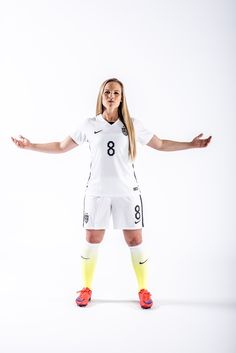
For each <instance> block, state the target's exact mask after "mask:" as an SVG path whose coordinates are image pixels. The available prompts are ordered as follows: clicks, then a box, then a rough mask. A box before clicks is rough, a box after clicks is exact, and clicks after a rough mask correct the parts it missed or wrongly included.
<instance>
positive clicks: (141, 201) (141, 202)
mask: <svg viewBox="0 0 236 353" xmlns="http://www.w3.org/2000/svg"><path fill="white" fill-rule="evenodd" d="M139 197H140V204H141V212H142V227H144V220H143V200H142V196H141V194H139Z"/></svg>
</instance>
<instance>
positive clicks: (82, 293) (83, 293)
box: [76, 287, 91, 297]
mask: <svg viewBox="0 0 236 353" xmlns="http://www.w3.org/2000/svg"><path fill="white" fill-rule="evenodd" d="M76 293H80V297H82V296H87V295H90V293H91V290H90V289H89V288H87V287H86V288H83V289H81V290H78V291H77V292H76Z"/></svg>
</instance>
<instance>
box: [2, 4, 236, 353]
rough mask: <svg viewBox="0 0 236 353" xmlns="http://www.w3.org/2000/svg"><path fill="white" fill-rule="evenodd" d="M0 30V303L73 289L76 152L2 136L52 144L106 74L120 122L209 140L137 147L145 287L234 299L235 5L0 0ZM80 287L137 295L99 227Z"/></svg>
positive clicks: (80, 181)
mask: <svg viewBox="0 0 236 353" xmlns="http://www.w3.org/2000/svg"><path fill="white" fill-rule="evenodd" d="M0 32H1V42H0V46H1V55H0V75H1V78H0V95H1V104H0V115H1V120H0V144H1V154H0V163H1V185H0V193H1V198H0V200H1V201H0V202H1V225H0V230H1V248H0V265H1V270H0V271H1V295H3V296H4V298H9V296H10V297H11V298H12V296H13V295H16V293H17V295H21V296H22V298H25V297H32V296H35V295H36V296H37V295H38V296H40V298H42V297H44V298H47V297H50V296H52V297H53V296H54V295H55V294H56V295H58V296H59V297H60V296H62V297H63V296H65V295H66V296H67V297H69V298H70V299H71V298H72V296H74V294H75V291H76V290H78V289H80V287H81V274H80V249H81V246H82V244H83V240H84V234H85V232H84V230H83V228H82V209H83V196H84V190H85V184H86V181H87V178H88V174H89V163H90V159H89V158H90V155H89V148H88V146H87V145H84V146H79V147H78V148H76V149H75V150H73V151H71V152H69V153H66V154H64V155H49V154H40V153H35V152H31V151H23V150H19V149H17V148H16V147H15V146H14V145H13V143H11V141H10V136H17V135H19V134H22V135H24V136H26V137H28V138H30V139H31V141H33V142H48V141H55V140H60V139H63V138H65V137H66V136H67V135H68V134H69V133H70V132H71V131H73V130H74V129H75V128H76V127H77V125H78V124H79V123H80V122H81V121H82V120H83V119H85V118H87V117H91V116H94V115H95V106H96V99H97V94H98V90H99V87H100V84H101V83H102V82H103V81H104V80H105V79H107V78H109V77H117V78H119V79H120V80H121V81H123V83H124V85H125V89H126V95H127V101H128V106H129V110H130V113H131V115H132V116H134V117H136V118H138V119H140V120H141V121H142V122H143V124H144V126H146V127H147V128H148V129H150V130H152V131H153V132H154V133H155V134H156V135H157V136H159V137H160V138H164V139H172V140H177V141H190V140H192V138H193V137H195V136H196V135H198V134H199V133H201V132H203V133H204V137H208V136H209V135H212V136H213V138H212V142H211V143H210V145H209V146H208V148H207V149H197V150H186V151H178V152H158V151H155V150H153V149H151V148H149V147H147V146H141V145H140V146H139V148H138V153H139V154H138V159H137V161H136V164H135V165H136V174H137V177H138V180H139V184H140V187H141V190H142V195H143V201H144V220H145V228H144V230H143V236H144V242H145V245H146V247H147V249H148V252H149V255H150V256H149V258H150V262H149V266H150V280H149V283H150V290H151V292H152V293H153V295H154V296H155V297H156V298H158V299H159V300H160V301H161V300H163V301H168V300H169V301H172V302H174V301H175V302H178V301H185V302H186V301H192V302H194V301H195V302H205V303H207V302H209V303H210V302H222V301H223V302H224V301H228V302H235V299H236V298H235V295H236V287H235V279H234V278H235V270H234V269H235V265H236V260H235V246H236V241H235V229H236V227H235V206H236V205H235V196H236V195H235V177H236V175H235V2H233V1H229V0H228V1H223V0H222V1H221V0H217V1H213V0H199V1H194V0H193V1H187V0H186V1H184V0H182V1H180V0H179V1H174V0H167V1H164V0H157V1H155V0H146V1H139V0H136V1H133V0H130V1H125V0H120V1H119V2H115V3H114V2H111V1H107V0H99V1H95V0H93V1H92V0H88V1H75V0H74V1H72V0H69V1H62V0H59V1H56V0H54V1H53V0H49V1H44V0H41V1H25V0H23V1H12V0H10V1H1V5H0ZM94 289H95V290H94V291H95V293H96V296H97V297H98V298H103V299H104V298H105V299H106V298H110V299H116V298H123V299H125V298H127V297H128V298H130V297H133V298H136V296H137V288H136V280H135V277H134V273H133V269H132V267H131V262H130V257H129V250H128V247H127V246H126V245H125V242H124V240H123V235H122V232H121V231H117V230H116V231H115V230H112V222H111V229H109V230H107V232H106V236H105V238H104V242H103V244H102V246H101V248H100V258H99V263H98V266H97V272H96V276H95V280H94ZM65 293H66V294H65ZM72 300H74V298H73V299H72ZM182 351H183V350H182ZM169 352H170V350H169Z"/></svg>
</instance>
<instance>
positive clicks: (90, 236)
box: [86, 230, 104, 244]
mask: <svg viewBox="0 0 236 353" xmlns="http://www.w3.org/2000/svg"><path fill="white" fill-rule="evenodd" d="M103 236H104V232H102V231H97V230H95V231H93V230H87V232H86V240H87V242H88V243H91V244H99V243H101V242H102V239H103Z"/></svg>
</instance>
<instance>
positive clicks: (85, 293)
mask: <svg viewBox="0 0 236 353" xmlns="http://www.w3.org/2000/svg"><path fill="white" fill-rule="evenodd" d="M76 293H80V295H79V296H78V297H77V298H76V299H75V302H76V304H77V305H78V306H86V305H87V304H88V302H89V301H90V300H91V296H92V291H91V290H90V289H89V288H88V287H86V288H83V289H81V290H79V291H77V292H76Z"/></svg>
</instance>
